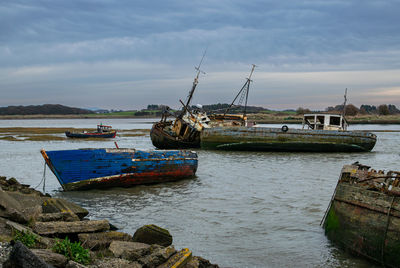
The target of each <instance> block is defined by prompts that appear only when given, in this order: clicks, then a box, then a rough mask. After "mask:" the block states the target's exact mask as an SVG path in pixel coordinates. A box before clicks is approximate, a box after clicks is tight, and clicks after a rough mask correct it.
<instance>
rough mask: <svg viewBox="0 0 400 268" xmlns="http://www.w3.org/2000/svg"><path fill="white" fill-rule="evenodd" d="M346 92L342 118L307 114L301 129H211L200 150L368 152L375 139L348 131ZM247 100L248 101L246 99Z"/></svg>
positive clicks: (243, 127) (204, 135)
mask: <svg viewBox="0 0 400 268" xmlns="http://www.w3.org/2000/svg"><path fill="white" fill-rule="evenodd" d="M346 95H347V89H346V91H345V95H344V104H343V113H342V114H304V116H303V124H302V128H301V129H289V127H288V126H286V125H283V126H282V127H281V128H268V127H249V126H240V127H235V128H227V127H225V128H221V127H216V128H209V129H204V130H203V131H202V132H201V136H200V140H201V148H202V149H214V150H243V151H283V152H369V151H371V150H372V149H373V148H374V146H375V143H376V135H375V134H373V133H369V132H362V131H348V130H347V127H348V123H347V121H346V118H345V107H346V101H347V97H346ZM246 100H247V97H246Z"/></svg>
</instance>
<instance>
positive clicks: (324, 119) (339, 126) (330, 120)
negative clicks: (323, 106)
mask: <svg viewBox="0 0 400 268" xmlns="http://www.w3.org/2000/svg"><path fill="white" fill-rule="evenodd" d="M306 126H307V127H308V129H319V130H347V126H348V124H347V121H346V119H345V118H344V117H343V116H342V115H340V114H305V115H304V117H303V129H304V128H305V127H306Z"/></svg>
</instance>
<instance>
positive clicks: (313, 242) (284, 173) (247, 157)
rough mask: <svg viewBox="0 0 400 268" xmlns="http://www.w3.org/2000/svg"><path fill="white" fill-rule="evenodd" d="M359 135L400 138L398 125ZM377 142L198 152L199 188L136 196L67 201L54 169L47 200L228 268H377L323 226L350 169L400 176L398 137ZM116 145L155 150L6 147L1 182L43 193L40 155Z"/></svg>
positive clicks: (124, 141) (141, 125)
mask: <svg viewBox="0 0 400 268" xmlns="http://www.w3.org/2000/svg"><path fill="white" fill-rule="evenodd" d="M155 120H156V119H103V120H101V121H102V123H103V124H109V125H112V126H113V128H115V129H150V128H151V122H152V121H155ZM98 123H99V120H97V119H65V120H54V119H53V120H0V127H2V128H4V127H73V128H94V127H95V126H96V125H97V124H98ZM271 126H272V125H271ZM280 126H281V125H279V127H280ZM289 127H299V126H295V125H289ZM351 129H368V130H385V129H390V130H400V125H356V126H350V130H351ZM375 134H376V135H377V137H378V141H377V144H376V146H375V148H374V149H373V151H372V152H370V153H269V152H264V153H263V152H257V153H254V152H218V151H204V150H198V156H199V167H198V170H197V173H196V177H195V178H193V179H188V180H183V181H179V182H172V183H165V184H157V185H150V186H138V187H133V188H113V189H110V190H90V191H81V192H62V191H61V187H60V185H59V184H58V181H57V179H56V178H55V176H54V175H53V174H52V173H51V171H50V170H49V169H48V168H47V169H46V175H45V178H46V180H45V183H46V185H45V190H46V192H48V193H50V194H51V195H54V196H57V197H62V198H66V199H68V200H70V201H73V202H76V203H78V204H79V205H81V206H82V207H84V208H86V209H88V210H89V218H90V219H108V220H109V221H110V222H111V223H112V224H114V225H115V226H117V227H119V228H120V229H121V230H122V231H124V232H127V233H130V234H133V233H134V231H135V230H136V229H137V228H138V227H140V226H142V225H144V224H156V225H159V226H161V227H164V228H166V229H168V230H169V231H170V232H171V234H172V236H173V238H174V241H173V244H174V245H175V247H176V248H178V249H180V248H183V247H188V248H190V249H191V250H192V251H193V254H194V255H197V256H202V257H204V258H206V259H209V260H210V261H211V262H212V263H216V264H219V265H220V266H221V267H371V266H372V267H373V265H372V264H371V263H369V262H366V261H364V260H362V259H359V258H356V257H353V256H351V255H349V254H347V253H345V252H343V251H341V250H340V249H337V248H336V247H335V246H333V245H331V243H330V242H329V241H328V240H327V238H326V237H325V235H324V231H323V229H322V228H321V227H320V221H321V219H322V217H323V215H324V213H325V210H326V208H327V206H328V204H329V201H330V199H331V196H332V194H333V191H334V189H335V186H336V183H337V180H338V177H339V174H340V170H341V168H342V166H343V165H345V164H351V163H353V162H355V161H359V162H360V163H362V164H366V165H370V166H372V167H373V168H375V169H383V170H400V166H399V164H398V163H399V162H400V142H399V141H400V133H398V132H376V133H375ZM59 136H63V135H62V134H59ZM114 141H116V142H117V143H118V146H119V147H120V148H128V147H129V148H136V149H144V150H152V149H154V147H153V146H152V144H151V141H150V137H149V134H148V133H147V134H146V135H142V136H134V137H120V136H117V138H115V139H113V140H109V141H108V140H102V141H92V140H91V141H86V140H60V141H58V140H57V141H7V140H0V149H1V151H0V152H1V153H0V175H1V176H7V177H15V178H17V179H18V180H19V181H20V182H21V183H24V184H30V185H31V186H33V187H35V186H36V185H38V184H39V182H40V181H41V180H42V178H43V173H44V172H43V171H44V160H43V158H42V156H41V154H40V149H42V148H44V149H46V150H61V149H78V148H106V147H114V146H115V145H114ZM38 190H41V191H42V190H43V188H42V185H40V187H39V188H38Z"/></svg>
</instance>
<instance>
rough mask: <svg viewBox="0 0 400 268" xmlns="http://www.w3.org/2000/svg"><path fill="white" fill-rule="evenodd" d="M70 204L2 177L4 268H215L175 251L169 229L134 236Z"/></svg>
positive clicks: (0, 256)
mask: <svg viewBox="0 0 400 268" xmlns="http://www.w3.org/2000/svg"><path fill="white" fill-rule="evenodd" d="M88 214H89V212H88V211H87V210H86V209H84V208H82V207H80V206H78V205H76V204H74V203H71V202H69V201H67V200H64V199H60V198H53V197H51V196H50V195H44V194H42V193H41V192H39V191H36V190H34V189H32V188H30V187H29V185H24V184H20V183H19V182H18V181H17V180H16V179H14V178H10V179H7V178H6V177H0V268H1V267H5V268H8V267H27V268H28V267H32V268H33V267H68V268H72V267H93V268H94V267H101V268H108V267H121V268H122V267H135V268H141V267H143V268H145V267H149V268H150V267H160V268H167V267H187V268H197V267H199V268H214V267H218V265H215V264H211V263H210V262H209V261H208V260H206V259H203V258H201V257H197V256H193V255H192V252H191V251H190V250H189V249H187V248H184V249H181V250H178V249H175V248H174V246H173V245H172V240H173V239H172V236H171V234H170V233H169V231H168V230H166V229H163V228H161V227H159V226H156V225H153V224H151V225H145V226H142V227H140V228H139V229H138V230H136V232H135V233H134V234H133V235H131V234H127V233H123V232H119V231H118V230H116V228H115V227H114V226H113V225H112V224H110V223H109V222H108V221H107V220H89V219H86V218H85V217H86V216H87V215H88Z"/></svg>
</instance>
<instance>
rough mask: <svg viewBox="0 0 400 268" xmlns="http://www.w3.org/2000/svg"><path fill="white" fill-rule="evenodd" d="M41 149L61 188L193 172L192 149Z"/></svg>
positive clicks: (151, 179)
mask: <svg viewBox="0 0 400 268" xmlns="http://www.w3.org/2000/svg"><path fill="white" fill-rule="evenodd" d="M41 153H42V155H43V157H44V159H45V161H46V163H47V165H48V166H49V167H50V169H51V170H52V172H53V173H54V175H55V176H56V177H57V179H58V181H59V183H60V184H61V186H62V187H63V189H64V190H67V191H68V190H83V189H89V188H108V187H115V186H119V187H129V186H133V185H138V184H151V183H158V182H167V181H175V180H180V179H184V178H188V177H192V176H194V175H195V173H196V170H197V154H196V153H195V152H192V151H177V150H165V151H158V150H156V151H140V150H135V149H78V150H61V151H45V150H41Z"/></svg>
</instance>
